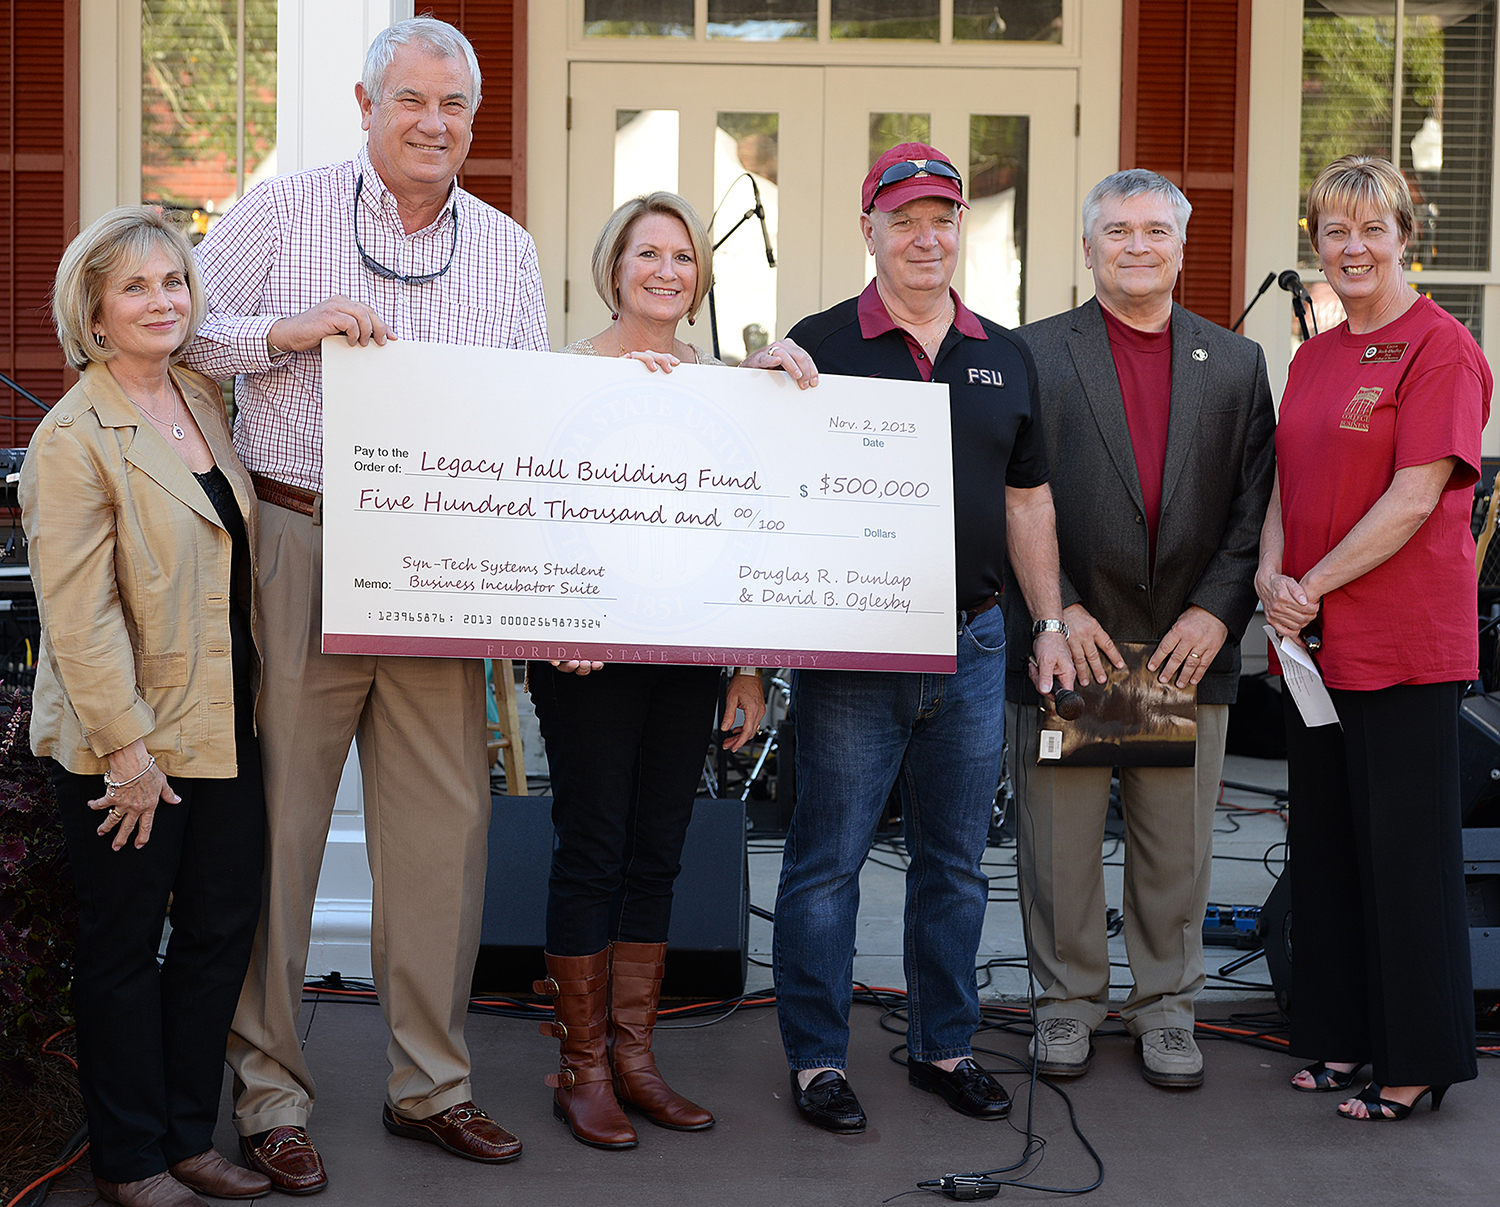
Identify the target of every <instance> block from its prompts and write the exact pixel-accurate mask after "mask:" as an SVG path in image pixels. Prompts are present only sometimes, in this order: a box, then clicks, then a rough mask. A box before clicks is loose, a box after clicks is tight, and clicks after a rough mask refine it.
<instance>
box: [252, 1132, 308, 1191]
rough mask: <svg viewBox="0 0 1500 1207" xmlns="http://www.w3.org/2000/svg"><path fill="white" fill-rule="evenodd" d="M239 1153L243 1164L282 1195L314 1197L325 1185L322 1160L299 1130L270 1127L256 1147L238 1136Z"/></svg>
mask: <svg viewBox="0 0 1500 1207" xmlns="http://www.w3.org/2000/svg"><path fill="white" fill-rule="evenodd" d="M240 1152H242V1153H244V1154H245V1164H246V1165H248V1166H250V1168H251V1169H255V1170H259V1171H260V1172H261V1173H263V1174H265V1175H266V1177H268V1178H270V1179H271V1185H272V1186H273V1187H274V1188H275V1189H277V1190H279V1191H281V1193H282V1194H317V1192H318V1191H320V1190H322V1189H323V1187H325V1186H327V1185H328V1173H327V1171H326V1170H324V1168H323V1158H322V1157H320V1156H318V1150H317V1149H316V1148H314V1147H313V1146H312V1141H311V1140H309V1139H308V1138H307V1132H305V1131H304V1130H303V1129H302V1128H300V1127H276V1128H272V1129H271V1130H270V1131H269V1132H267V1133H266V1137H265V1139H264V1140H262V1141H261V1142H260V1143H259V1144H251V1143H250V1137H249V1136H241V1137H240Z"/></svg>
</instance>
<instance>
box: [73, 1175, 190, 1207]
mask: <svg viewBox="0 0 1500 1207" xmlns="http://www.w3.org/2000/svg"><path fill="white" fill-rule="evenodd" d="M94 1189H95V1190H97V1191H98V1192H99V1197H100V1198H101V1199H104V1200H105V1201H106V1202H109V1203H118V1204H119V1205H120V1207H208V1204H207V1203H205V1202H204V1201H203V1200H202V1199H200V1198H199V1197H198V1196H197V1195H195V1194H194V1193H193V1192H192V1191H191V1190H189V1189H188V1188H187V1187H186V1186H184V1185H183V1184H182V1183H181V1182H179V1181H178V1180H177V1179H176V1178H174V1177H173V1176H172V1175H171V1174H169V1173H159V1174H157V1175H156V1176H155V1177H150V1178H142V1179H141V1180H140V1181H138V1182H106V1181H105V1180H104V1179H103V1178H95V1179H94Z"/></svg>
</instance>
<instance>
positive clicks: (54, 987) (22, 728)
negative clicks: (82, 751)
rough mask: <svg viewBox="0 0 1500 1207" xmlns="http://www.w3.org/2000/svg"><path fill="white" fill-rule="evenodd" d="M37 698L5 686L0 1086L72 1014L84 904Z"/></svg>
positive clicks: (22, 1079)
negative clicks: (38, 726)
mask: <svg viewBox="0 0 1500 1207" xmlns="http://www.w3.org/2000/svg"><path fill="white" fill-rule="evenodd" d="M30 729H31V697H30V696H29V695H27V694H26V693H24V692H19V691H15V690H13V689H10V688H0V1085H4V1084H6V1083H7V1082H8V1083H11V1084H17V1085H24V1084H26V1083H28V1082H29V1081H30V1079H31V1076H32V1067H31V1064H30V1062H31V1060H33V1059H40V1057H39V1056H38V1054H37V1048H38V1045H39V1044H40V1042H41V1041H42V1040H43V1039H45V1038H46V1037H47V1035H48V1034H50V1033H51V1032H52V1031H55V1030H57V1029H58V1028H59V1027H60V1026H62V1025H64V1024H65V1023H66V1022H67V1021H68V1018H67V1016H68V1013H69V1011H70V1009H71V1007H70V1003H69V989H70V986H71V984H72V975H73V943H74V939H75V938H76V936H77V931H78V903H77V899H76V896H75V894H74V889H73V881H72V877H71V875H70V873H69V871H68V859H67V852H66V851H65V850H64V846H63V832H62V824H61V822H60V821H59V819H58V813H57V801H56V797H55V795H54V793H53V789H52V779H51V776H50V775H49V774H48V770H47V766H46V764H45V763H44V762H43V761H42V760H41V759H38V758H36V757H35V756H34V755H33V754H32V753H31V749H30V744H29V743H30Z"/></svg>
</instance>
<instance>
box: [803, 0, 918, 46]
mask: <svg viewBox="0 0 1500 1207" xmlns="http://www.w3.org/2000/svg"><path fill="white" fill-rule="evenodd" d="M829 16H830V23H829V31H828V32H829V33H830V34H831V35H832V36H833V37H835V38H906V39H909V40H921V41H924V42H936V41H937V37H938V0H832V8H831V10H830V13H829Z"/></svg>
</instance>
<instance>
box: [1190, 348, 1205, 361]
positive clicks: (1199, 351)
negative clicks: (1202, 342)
mask: <svg viewBox="0 0 1500 1207" xmlns="http://www.w3.org/2000/svg"><path fill="white" fill-rule="evenodd" d="M1193 359H1194V360H1198V361H1203V360H1207V359H1208V349H1207V348H1194V349H1193Z"/></svg>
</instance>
